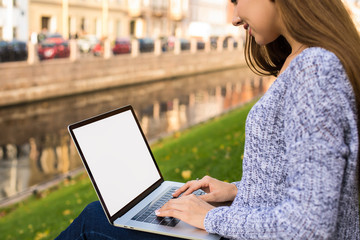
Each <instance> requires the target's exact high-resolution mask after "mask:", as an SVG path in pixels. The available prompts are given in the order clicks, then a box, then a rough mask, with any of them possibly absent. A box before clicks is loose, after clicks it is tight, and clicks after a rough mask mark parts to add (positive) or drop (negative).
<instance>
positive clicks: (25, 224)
mask: <svg viewBox="0 0 360 240" xmlns="http://www.w3.org/2000/svg"><path fill="white" fill-rule="evenodd" d="M252 104H253V103H252ZM252 104H247V105H245V106H243V107H241V108H239V109H236V110H234V111H231V112H229V113H228V114H226V115H224V116H221V117H217V118H214V119H212V120H210V121H208V122H206V123H203V124H199V125H197V126H195V127H192V128H190V129H188V130H185V131H182V132H177V133H175V134H174V135H173V136H171V137H168V138H165V139H162V140H160V141H158V142H157V143H154V144H153V145H152V150H153V153H154V155H155V158H156V160H157V162H158V165H159V167H160V170H161V172H162V173H163V176H164V178H165V179H166V180H172V181H186V180H189V179H195V178H197V177H198V178H201V177H203V176H204V175H210V176H213V177H215V178H218V179H221V180H224V181H228V182H232V181H237V180H240V178H241V172H242V157H243V149H244V140H245V119H246V117H247V114H248V112H249V110H250V108H251V107H252ZM95 200H97V197H96V194H95V192H94V189H93V187H92V185H91V183H90V181H89V179H88V177H87V175H86V174H81V175H79V176H78V177H76V178H74V179H71V180H66V181H64V182H63V183H61V184H60V185H59V186H57V187H55V188H53V189H50V190H47V191H45V192H42V193H40V194H38V195H37V196H32V197H31V198H29V199H27V200H26V201H24V202H21V203H18V204H15V205H13V206H10V207H8V208H5V209H0V239H1V240H2V239H4V240H5V239H6V240H7V239H36V240H39V239H54V238H55V237H56V236H57V235H58V234H59V233H60V232H61V231H62V230H63V229H65V228H66V227H67V226H68V225H69V224H70V223H71V221H72V220H73V219H74V218H76V216H78V215H79V213H80V212H81V211H82V209H83V208H84V207H85V206H86V205H87V204H88V203H90V202H92V201H95Z"/></svg>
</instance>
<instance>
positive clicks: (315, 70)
mask: <svg viewBox="0 0 360 240" xmlns="http://www.w3.org/2000/svg"><path fill="white" fill-rule="evenodd" d="M289 68H290V70H292V71H291V72H293V73H294V74H298V73H300V72H301V73H303V74H310V75H312V74H315V75H317V76H319V75H328V74H331V75H333V74H336V75H337V74H339V75H344V73H345V69H344V68H343V66H342V64H341V62H340V60H339V58H338V57H337V56H336V55H335V54H334V53H333V52H331V51H329V50H326V49H324V48H320V47H309V48H306V49H305V50H303V51H302V52H301V53H300V54H299V55H298V56H297V57H296V58H295V59H294V60H293V61H292V62H291V63H290V66H289Z"/></svg>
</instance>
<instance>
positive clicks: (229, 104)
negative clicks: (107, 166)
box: [0, 68, 271, 203]
mask: <svg viewBox="0 0 360 240" xmlns="http://www.w3.org/2000/svg"><path fill="white" fill-rule="evenodd" d="M270 84H271V79H270V78H262V77H259V76H256V75H254V74H253V73H251V72H250V70H248V69H247V68H239V69H232V70H226V71H221V72H214V73H207V74H201V75H196V76H191V77H183V78H175V79H168V80H162V81H158V82H153V83H149V84H142V85H136V86H128V87H121V88H116V89H108V90H104V91H99V92H93V93H87V94H82V95H77V96H71V97H64V98H59V99H52V100H47V101H42V102H36V103H29V104H24V105H21V106H14V107H3V108H0V129H1V138H0V203H1V201H4V200H6V199H8V198H10V197H13V196H16V195H17V194H19V193H21V192H23V191H26V190H28V189H29V188H30V187H32V186H35V185H38V184H42V183H45V182H47V181H50V180H52V179H54V178H56V177H58V176H60V175H64V174H66V173H68V172H69V171H72V170H74V169H79V168H81V167H82V163H81V161H80V159H79V157H78V154H77V152H76V149H75V148H74V145H73V143H72V141H71V139H70V137H69V134H68V132H67V126H68V125H69V124H70V123H73V122H76V121H79V120H82V119H84V118H88V117H91V116H94V115H97V114H100V113H103V112H106V111H109V110H113V109H115V108H119V107H121V106H124V105H128V104H131V105H132V106H133V107H134V109H135V112H136V114H137V117H138V119H139V121H140V124H141V126H142V128H143V130H144V132H145V135H146V136H147V138H148V140H150V141H153V140H156V139H158V138H160V137H162V136H164V135H167V134H171V133H173V132H176V131H179V130H181V129H184V128H187V127H189V126H192V125H195V124H197V123H200V122H203V121H206V120H208V119H210V118H212V117H214V116H217V115H220V114H222V113H224V112H226V111H228V110H229V109H232V108H234V107H237V106H240V105H241V104H243V103H245V102H247V101H249V100H251V99H253V98H255V97H258V96H260V95H262V94H263V93H264V92H265V91H266V90H267V88H268V86H269V85H270Z"/></svg>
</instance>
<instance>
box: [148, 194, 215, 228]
mask: <svg viewBox="0 0 360 240" xmlns="http://www.w3.org/2000/svg"><path fill="white" fill-rule="evenodd" d="M213 208H214V206H212V205H210V204H209V203H207V202H205V201H204V200H202V199H200V197H199V196H195V195H194V194H191V195H187V196H182V197H180V198H176V199H171V200H170V201H168V202H167V203H165V204H164V206H162V207H161V208H160V209H158V210H156V211H155V213H156V215H157V216H158V217H174V218H178V219H180V220H181V221H184V222H186V223H188V224H190V225H192V226H194V227H197V228H200V229H205V226H204V219H205V217H206V214H207V212H208V211H210V210H211V209H213Z"/></svg>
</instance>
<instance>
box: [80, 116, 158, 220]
mask: <svg viewBox="0 0 360 240" xmlns="http://www.w3.org/2000/svg"><path fill="white" fill-rule="evenodd" d="M74 134H75V136H76V138H77V140H78V143H79V145H80V148H81V150H82V153H83V155H84V157H85V159H86V161H87V164H88V166H89V168H90V171H91V173H92V175H93V177H94V179H95V182H96V183H97V185H98V189H99V190H100V193H101V195H102V197H103V199H104V202H105V204H106V206H107V208H108V210H109V213H110V215H114V214H115V213H116V212H117V211H119V210H120V209H122V208H123V207H124V206H126V205H127V204H128V203H129V202H130V201H131V200H133V199H134V198H135V197H137V196H138V195H139V194H141V193H142V192H144V191H145V190H146V189H147V188H149V187H150V186H151V185H152V184H154V183H155V182H156V181H158V180H159V179H160V178H161V176H160V174H159V172H158V170H157V168H156V166H155V164H154V161H153V159H152V157H151V154H150V152H149V150H148V148H147V146H146V143H145V141H144V139H143V137H142V135H141V132H140V130H139V128H138V126H137V123H136V121H135V119H134V117H133V116H132V113H131V111H130V110H129V111H125V112H121V113H119V114H117V115H114V116H111V117H108V118H105V119H102V120H100V121H96V122H93V123H91V124H87V125H85V126H82V127H79V128H76V129H74Z"/></svg>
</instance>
